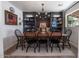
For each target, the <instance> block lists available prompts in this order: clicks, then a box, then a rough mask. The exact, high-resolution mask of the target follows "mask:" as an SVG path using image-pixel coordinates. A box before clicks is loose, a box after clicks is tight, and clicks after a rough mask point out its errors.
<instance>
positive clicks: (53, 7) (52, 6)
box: [10, 1, 74, 12]
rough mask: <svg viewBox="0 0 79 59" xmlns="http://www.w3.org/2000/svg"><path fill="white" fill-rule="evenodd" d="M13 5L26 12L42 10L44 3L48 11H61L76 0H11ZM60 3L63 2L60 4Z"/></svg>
mask: <svg viewBox="0 0 79 59" xmlns="http://www.w3.org/2000/svg"><path fill="white" fill-rule="evenodd" d="M10 3H12V4H13V5H15V6H16V7H18V8H19V9H21V10H23V11H26V12H41V11H42V6H41V4H42V3H44V10H45V11H46V12H59V11H62V10H65V9H67V8H68V7H69V6H71V5H72V4H73V3H74V1H10ZM58 4H63V5H62V6H58Z"/></svg>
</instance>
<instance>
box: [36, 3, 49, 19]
mask: <svg viewBox="0 0 79 59" xmlns="http://www.w3.org/2000/svg"><path fill="white" fill-rule="evenodd" d="M41 6H42V12H39V13H38V14H36V17H39V18H41V19H44V18H48V17H50V14H48V13H47V12H45V10H44V3H42V4H41Z"/></svg>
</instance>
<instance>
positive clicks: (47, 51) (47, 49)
mask: <svg viewBox="0 0 79 59" xmlns="http://www.w3.org/2000/svg"><path fill="white" fill-rule="evenodd" d="M46 51H47V52H48V43H46Z"/></svg>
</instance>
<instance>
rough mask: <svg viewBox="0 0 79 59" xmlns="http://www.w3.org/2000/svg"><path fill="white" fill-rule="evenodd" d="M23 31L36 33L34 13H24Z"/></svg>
mask: <svg viewBox="0 0 79 59" xmlns="http://www.w3.org/2000/svg"><path fill="white" fill-rule="evenodd" d="M23 31H24V32H34V31H36V19H35V16H34V13H30V12H23Z"/></svg>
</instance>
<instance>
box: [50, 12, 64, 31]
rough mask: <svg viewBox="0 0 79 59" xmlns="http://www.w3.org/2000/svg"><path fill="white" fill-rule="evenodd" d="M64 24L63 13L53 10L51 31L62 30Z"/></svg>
mask: <svg viewBox="0 0 79 59" xmlns="http://www.w3.org/2000/svg"><path fill="white" fill-rule="evenodd" d="M62 26H63V13H62V12H52V13H51V22H50V27H51V31H56V32H57V31H62V28H63V27H62Z"/></svg>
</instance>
